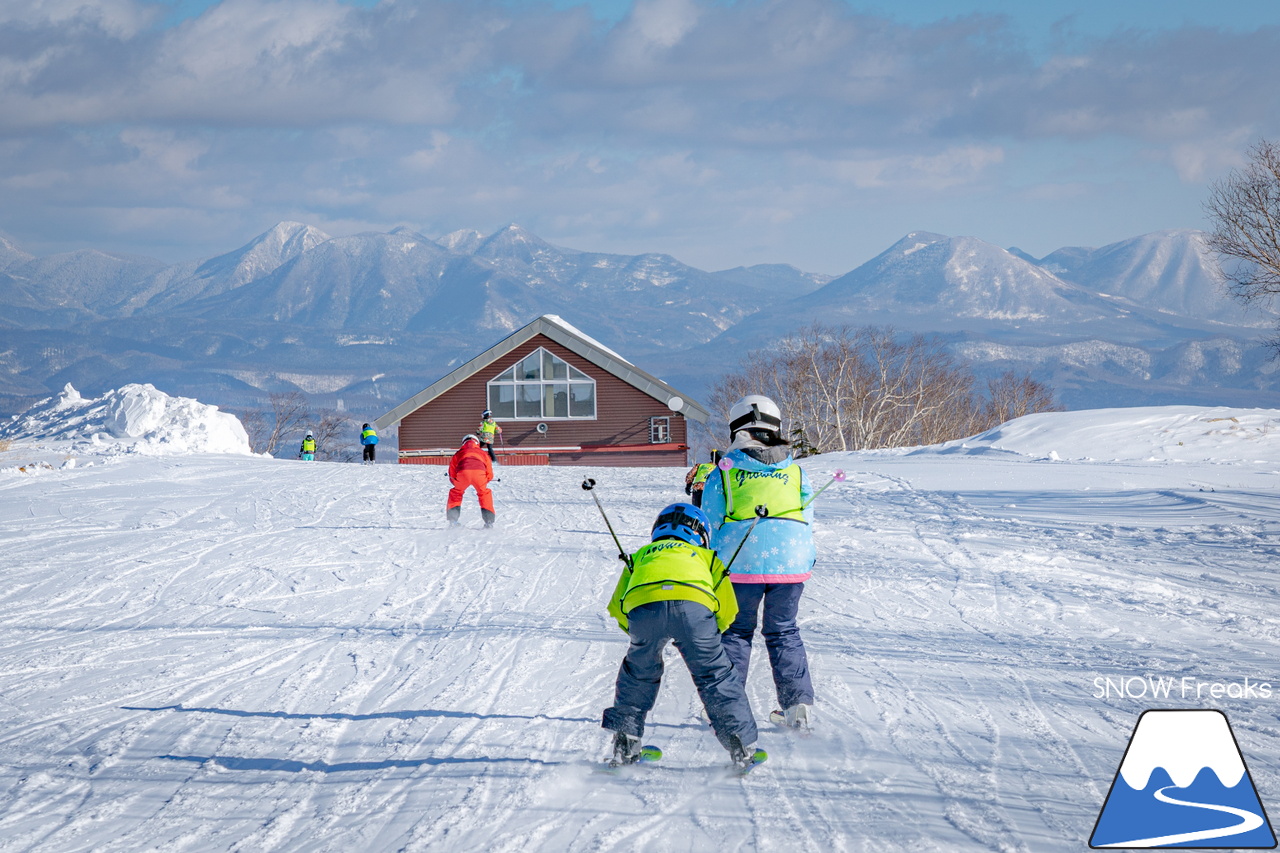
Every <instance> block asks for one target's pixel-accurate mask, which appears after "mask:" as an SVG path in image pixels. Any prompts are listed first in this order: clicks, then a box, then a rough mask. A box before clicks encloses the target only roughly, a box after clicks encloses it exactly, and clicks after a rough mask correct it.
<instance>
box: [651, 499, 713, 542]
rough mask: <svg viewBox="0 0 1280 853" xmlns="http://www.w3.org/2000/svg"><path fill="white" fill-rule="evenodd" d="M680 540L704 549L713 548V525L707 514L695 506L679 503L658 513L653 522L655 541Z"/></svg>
mask: <svg viewBox="0 0 1280 853" xmlns="http://www.w3.org/2000/svg"><path fill="white" fill-rule="evenodd" d="M659 539H679V540H680V541H682V542H688V543H689V544H690V545H697V546H699V547H702V548H710V547H711V524H710V522H709V521H708V520H707V514H706V513H705V512H703V511H702V510H700V509H699V508H698V507H696V506H694V505H693V504H687V503H678V504H671V506H669V507H667V508H665V509H664V510H662V512H660V513H658V518H657V520H656V521H654V522H653V540H654V541H655V542H656V541H657V540H659Z"/></svg>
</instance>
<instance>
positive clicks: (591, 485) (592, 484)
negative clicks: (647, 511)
mask: <svg viewBox="0 0 1280 853" xmlns="http://www.w3.org/2000/svg"><path fill="white" fill-rule="evenodd" d="M595 488H596V481H595V480H593V479H591V478H590V477H587V478H586V479H585V480H583V481H582V490H583V491H584V492H590V493H591V499H592V500H593V501H595V502H596V509H598V510H600V517H601V518H603V519H604V526H605V527H607V528H609V535H610V536H612V537H613V544H614V545H615V546H617V548H618V557H619V559H621V560H622V562H624V563H626V564H627V565H628V566H630V565H631V558H629V557H628V556H627V552H626V551H623V550H622V543H621V542H619V541H618V534H616V533H614V532H613V525H612V524H610V523H609V516H608V515H607V514H606V513H605V511H604V507H603V506H601V504H600V498H598V497H596V493H595Z"/></svg>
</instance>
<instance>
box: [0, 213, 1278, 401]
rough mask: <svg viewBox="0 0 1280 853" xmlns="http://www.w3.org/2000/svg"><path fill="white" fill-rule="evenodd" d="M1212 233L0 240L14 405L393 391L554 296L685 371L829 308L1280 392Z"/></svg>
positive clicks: (988, 360)
mask: <svg viewBox="0 0 1280 853" xmlns="http://www.w3.org/2000/svg"><path fill="white" fill-rule="evenodd" d="M1201 240H1202V237H1201V234H1200V233H1199V232H1196V231H1190V230H1182V231H1165V232H1159V233H1155V234H1148V235H1144V236H1141V237H1137V238H1134V239H1132V240H1126V241H1123V242H1120V243H1115V244H1112V245H1110V246H1105V247H1103V248H1101V249H1088V248H1078V247H1076V248H1064V249H1060V250H1058V251H1056V252H1054V253H1052V254H1050V255H1048V256H1046V257H1045V258H1043V259H1039V260H1037V259H1035V258H1032V257H1030V256H1029V255H1027V254H1026V253H1023V252H1020V251H1019V250H1017V249H1010V250H1006V249H1002V248H1000V247H998V246H995V245H993V244H991V243H987V242H984V241H982V240H979V239H977V238H974V237H946V236H943V235H939V234H932V233H928V232H913V233H912V234H908V235H907V236H906V237H904V238H903V239H902V240H900V241H898V242H897V243H895V244H894V245H893V246H891V247H890V248H888V249H887V250H886V251H884V252H883V253H881V254H880V255H878V256H877V257H875V258H873V259H871V260H870V261H868V262H867V263H865V264H863V265H862V266H860V267H858V268H857V269H855V270H852V271H851V272H849V273H847V274H845V275H842V276H839V277H835V278H832V277H830V276H826V275H820V274H815V273H806V272H802V271H800V270H798V269H795V268H794V267H790V266H785V265H759V266H753V267H745V268H744V267H739V268H736V269H730V270H721V271H716V272H706V271H703V270H699V269H696V268H694V267H691V266H688V265H686V264H683V263H681V262H680V261H678V260H677V259H675V258H672V257H670V256H668V255H662V254H641V255H616V254H606V253H597V252H587V251H580V250H576V249H568V248H564V247H559V246H554V245H551V244H549V243H547V242H545V241H543V240H542V239H540V238H539V237H537V236H536V235H534V234H531V233H529V232H528V231H526V230H525V229H522V228H520V227H519V226H517V225H510V226H507V227H506V228H503V229H500V230H499V231H497V232H495V233H493V234H490V235H487V236H486V235H483V234H480V233H479V232H475V231H455V232H453V233H451V234H447V235H444V236H443V237H440V238H438V239H432V238H429V237H426V236H424V235H422V234H419V233H416V232H414V231H412V230H410V229H407V228H397V229H395V230H393V231H391V232H387V233H381V232H370V233H364V234H357V235H354V236H349V237H331V236H330V235H328V234H325V233H324V232H322V231H320V230H318V229H316V228H313V227H311V226H308V225H305V224H302V223H296V222H282V223H279V224H278V225H276V226H274V227H273V228H271V229H270V230H268V231H266V232H265V233H263V234H261V235H259V236H258V237H256V238H254V239H253V240H251V241H250V242H249V243H247V244H246V245H244V246H242V247H240V248H238V249H235V250H233V251H230V252H227V253H225V254H222V255H219V256H217V257H213V258H209V259H206V260H202V261H190V262H185V263H180V264H173V265H166V264H164V263H162V262H160V261H156V260H153V259H149V258H139V257H132V256H124V255H117V254H111V253H106V252H99V251H94V250H82V251H78V252H73V253H69V254H63V255H54V256H50V257H44V258H39V257H35V256H33V255H32V254H30V253H28V252H26V251H24V250H23V249H21V248H20V247H19V246H17V245H15V244H13V243H12V242H9V241H5V240H0V335H2V338H0V341H2V343H0V364H3V365H4V367H5V368H6V369H5V370H4V371H3V373H0V414H12V413H14V412H17V411H21V410H22V409H23V408H25V406H26V405H28V404H30V403H31V402H33V401H34V400H35V399H38V398H41V397H46V396H48V395H49V394H51V393H54V392H56V391H57V390H58V389H60V388H62V386H63V385H65V384H66V383H68V382H70V383H72V384H74V385H75V386H76V387H77V388H82V389H84V390H85V391H86V393H90V394H97V393H101V392H102V391H104V390H106V389H108V388H113V387H118V386H120V385H124V384H127V383H130V382H150V383H152V384H155V385H156V386H157V387H160V388H164V389H166V390H168V391H170V392H172V393H181V394H184V395H190V396H196V397H199V398H200V399H205V400H209V401H212V402H216V403H218V404H220V405H222V406H224V407H226V406H231V407H235V406H244V405H253V404H255V403H256V402H258V401H260V400H261V399H262V398H263V397H264V396H265V394H266V393H267V392H269V391H273V390H290V389H293V388H298V389H301V390H303V391H304V392H306V393H308V394H311V395H315V396H316V397H318V399H317V400H315V402H316V403H317V404H318V405H325V406H333V405H337V404H338V401H339V400H340V401H342V406H343V407H345V408H348V409H353V410H360V411H367V412H372V413H380V412H381V411H384V410H385V409H387V408H389V407H390V406H392V405H395V404H396V403H398V402H399V401H400V400H402V399H404V398H405V397H408V396H410V395H412V394H414V393H416V392H417V391H419V390H421V388H423V387H425V386H426V385H427V384H429V383H430V382H431V381H434V379H436V378H438V377H439V376H440V375H442V374H444V373H445V372H447V371H448V370H449V369H451V367H452V366H453V365H456V364H458V363H460V362H461V361H465V360H466V359H468V358H470V357H471V356H473V355H474V354H475V353H476V352H478V351H480V350H481V349H483V348H484V347H485V346H487V345H489V344H491V343H493V342H496V341H497V340H499V339H500V338H502V337H503V336H505V335H506V334H507V333H508V332H510V331H512V330H514V329H516V328H519V327H520V326H523V325H524V324H525V323H527V322H528V321H529V320H531V319H532V318H534V317H536V316H538V315H540V314H543V313H555V314H559V315H560V316H563V317H565V319H566V320H568V321H569V322H571V323H573V324H574V325H577V326H578V327H580V328H583V329H586V330H589V332H590V334H592V335H593V336H594V337H596V338H597V339H599V340H601V341H603V342H605V343H607V344H608V345H609V346H611V347H613V348H615V349H617V350H618V351H619V352H622V353H625V354H626V355H627V356H628V357H629V358H632V359H636V360H638V361H639V362H640V363H642V364H644V365H645V366H646V368H647V369H650V370H653V371H655V372H659V373H660V374H661V375H663V376H664V378H666V379H667V380H668V381H670V382H672V383H673V384H675V385H676V386H677V387H679V388H681V389H683V390H686V391H688V392H689V393H691V394H695V395H696V394H700V393H703V392H704V391H705V389H706V388H707V386H708V385H709V384H710V383H711V382H712V381H714V379H715V378H716V377H717V376H718V375H720V374H721V373H723V372H724V371H725V370H727V369H729V368H731V367H732V366H733V365H734V364H736V363H737V361H738V360H739V359H740V358H741V357H742V356H743V355H744V354H745V353H746V352H747V351H749V350H751V349H756V348H760V347H765V346H768V345H769V344H770V343H771V342H772V341H774V340H776V339H777V338H779V337H781V336H784V335H786V334H788V333H790V332H793V331H795V330H796V329H798V328H801V327H803V326H806V325H809V324H811V323H813V322H815V321H821V322H823V323H827V324H849V325H852V326H862V325H867V324H878V325H890V326H893V327H895V328H897V329H900V330H902V331H904V332H924V333H936V334H941V335H943V336H945V338H946V339H947V340H948V341H949V342H950V345H951V346H952V347H953V349H954V350H955V351H956V352H957V353H958V354H960V355H961V356H963V357H964V358H966V359H968V360H970V361H971V362H972V363H973V364H974V365H975V366H976V367H977V368H978V369H979V370H980V371H991V372H995V371H1000V370H1003V369H1006V368H1009V367H1013V368H1016V369H1020V370H1031V371H1033V372H1034V373H1035V374H1036V375H1037V376H1039V377H1040V378H1043V379H1046V380H1048V381H1050V382H1051V383H1052V384H1054V386H1055V387H1056V388H1057V389H1058V390H1059V392H1060V394H1061V396H1062V398H1063V400H1064V401H1065V402H1066V403H1067V404H1068V405H1069V406H1071V407H1073V408H1082V407H1089V406H1097V405H1116V404H1134V403H1138V402H1141V403H1147V404H1155V403H1198V404H1209V403H1231V404H1246V403H1247V404H1253V405H1280V384H1277V383H1276V381H1275V380H1274V378H1273V372H1272V368H1273V367H1274V365H1271V364H1270V363H1269V362H1268V360H1267V355H1268V353H1267V351H1266V350H1265V349H1263V348H1262V347H1261V346H1259V345H1258V343H1257V339H1258V338H1259V337H1261V336H1262V335H1263V334H1265V332H1266V331H1267V330H1268V329H1270V328H1271V327H1272V326H1274V324H1275V321H1276V318H1277V314H1275V313H1274V312H1254V313H1252V314H1248V313H1245V312H1244V311H1243V309H1241V308H1240V307H1239V306H1238V305H1237V304H1236V303H1234V302H1231V301H1230V300H1228V299H1227V298H1226V297H1224V296H1223V295H1222V294H1221V293H1220V292H1219V291H1218V289H1217V284H1216V280H1215V278H1214V274H1213V270H1212V268H1211V266H1210V265H1209V263H1208V262H1207V261H1206V260H1205V258H1204V256H1203V254H1202V252H1201V250H1200V247H1201Z"/></svg>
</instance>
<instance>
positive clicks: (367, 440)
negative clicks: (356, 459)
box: [360, 424, 378, 463]
mask: <svg viewBox="0 0 1280 853" xmlns="http://www.w3.org/2000/svg"><path fill="white" fill-rule="evenodd" d="M360 443H361V444H363V445H364V459H363V460H362V461H364V462H370V463H372V462H374V461H375V459H376V457H377V455H378V431H377V430H375V429H374V428H373V427H371V426H369V425H368V424H365V425H364V428H363V429H361V430H360Z"/></svg>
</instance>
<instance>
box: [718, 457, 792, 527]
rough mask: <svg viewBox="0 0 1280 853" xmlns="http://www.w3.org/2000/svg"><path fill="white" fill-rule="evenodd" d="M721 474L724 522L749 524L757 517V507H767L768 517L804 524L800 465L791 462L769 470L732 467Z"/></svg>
mask: <svg viewBox="0 0 1280 853" xmlns="http://www.w3.org/2000/svg"><path fill="white" fill-rule="evenodd" d="M722 474H723V479H724V520H725V521H750V520H751V519H753V518H755V517H756V511H755V510H756V507H757V506H759V505H760V504H764V505H765V506H767V507H768V508H769V518H789V519H791V520H792V521H801V522H803V521H804V508H803V506H802V504H801V503H800V486H801V471H800V466H799V465H796V464H795V463H792V464H791V465H788V466H787V467H786V468H779V469H777V470H769V471H748V470H747V469H745V468H733V469H730V470H728V471H723V472H722Z"/></svg>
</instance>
